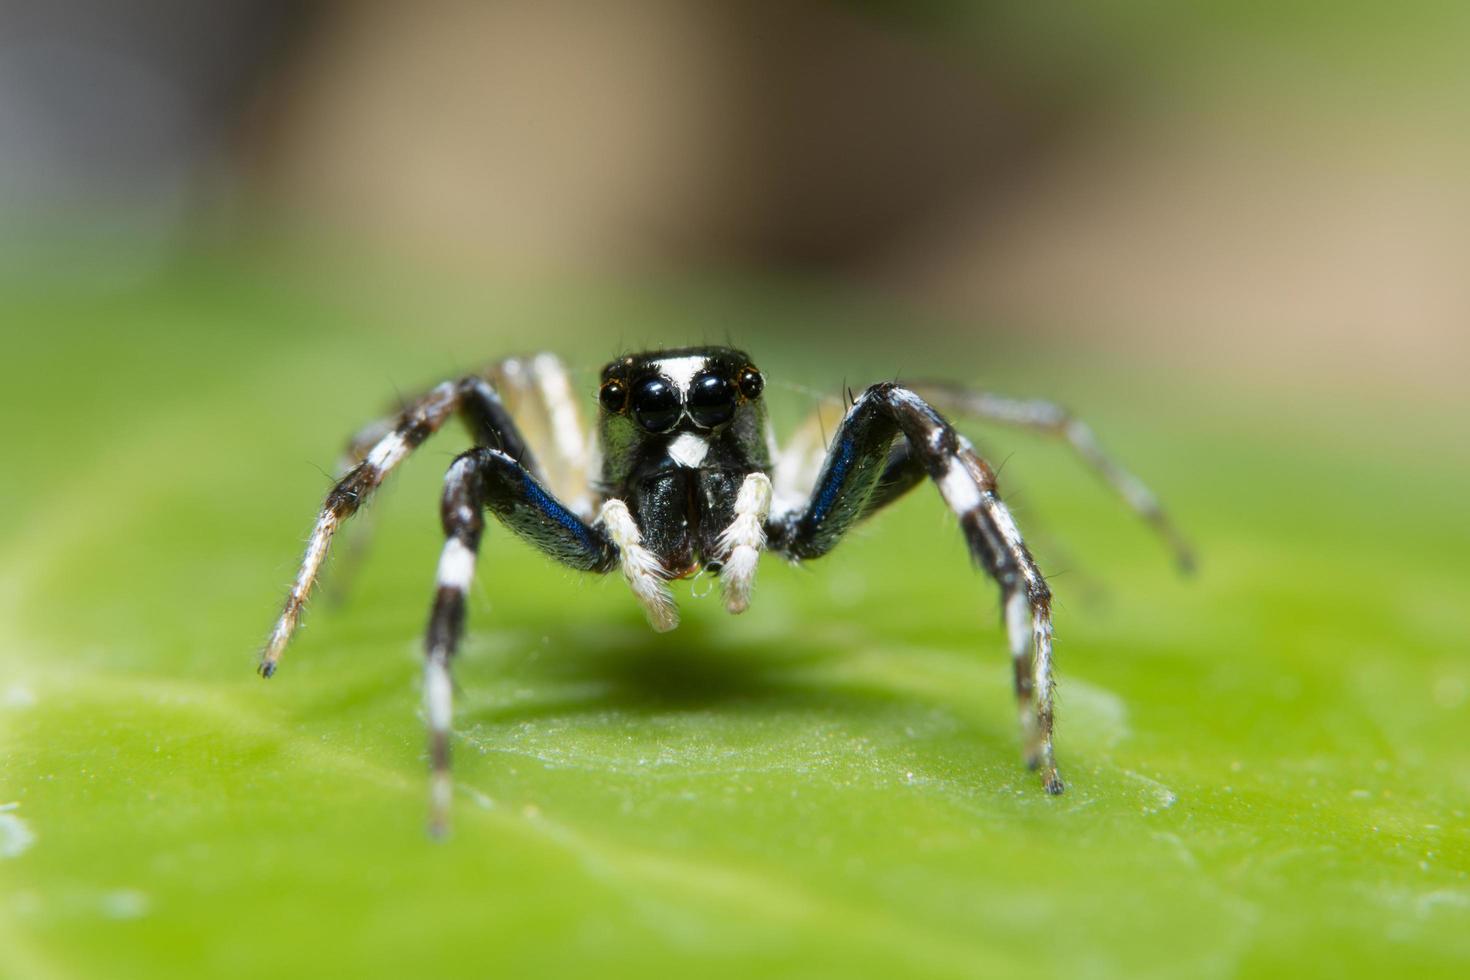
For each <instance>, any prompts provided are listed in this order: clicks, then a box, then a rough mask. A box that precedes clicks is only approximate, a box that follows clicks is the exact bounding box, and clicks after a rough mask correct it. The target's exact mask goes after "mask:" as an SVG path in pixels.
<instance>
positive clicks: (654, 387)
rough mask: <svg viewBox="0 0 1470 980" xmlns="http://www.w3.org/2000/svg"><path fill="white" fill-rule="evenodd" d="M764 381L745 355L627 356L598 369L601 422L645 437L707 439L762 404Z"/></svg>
mask: <svg viewBox="0 0 1470 980" xmlns="http://www.w3.org/2000/svg"><path fill="white" fill-rule="evenodd" d="M764 389H765V378H763V377H762V376H761V373H760V371H758V370H756V367H755V365H754V364H752V363H751V362H750V357H749V355H747V354H746V353H745V352H744V351H738V350H735V349H733V348H730V347H686V348H681V349H679V350H666V351H654V352H651V353H646V354H630V355H629V356H627V357H623V358H619V359H618V360H616V361H613V362H612V363H611V364H609V365H607V366H606V367H604V368H603V369H602V386H601V387H600V388H599V389H598V392H597V402H598V405H599V406H600V409H599V411H600V414H601V415H602V418H603V420H604V423H607V422H611V421H612V420H614V419H626V420H627V421H628V422H629V423H630V424H631V425H632V426H633V427H635V428H636V429H637V430H639V431H640V432H642V433H645V434H648V435H662V434H666V433H673V432H695V433H700V434H704V435H707V434H709V433H710V432H712V431H715V430H719V429H722V428H724V427H725V426H727V425H729V424H730V423H731V422H733V421H734V420H735V419H736V418H737V417H738V416H739V415H740V414H741V410H742V409H744V408H747V407H750V406H752V405H753V404H754V403H757V402H759V401H760V397H761V392H762V391H763V390H764Z"/></svg>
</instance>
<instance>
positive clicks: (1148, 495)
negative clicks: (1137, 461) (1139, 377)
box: [914, 382, 1195, 572]
mask: <svg viewBox="0 0 1470 980" xmlns="http://www.w3.org/2000/svg"><path fill="white" fill-rule="evenodd" d="M914 390H915V391H917V392H918V393H919V394H920V395H922V396H923V397H924V398H926V399H927V400H928V401H929V402H930V403H932V404H934V405H936V406H938V407H939V408H941V409H943V410H944V411H946V412H949V413H950V414H952V415H964V416H968V417H970V418H975V419H980V420H982V421H986V422H995V423H999V424H1002V425H1011V426H1017V427H1020V428H1024V429H1032V430H1034V431H1037V432H1040V433H1043V434H1045V435H1048V436H1051V437H1053V438H1057V439H1061V440H1063V441H1065V442H1066V443H1067V445H1069V446H1071V448H1072V450H1073V451H1074V452H1076V453H1077V455H1078V456H1080V457H1081V458H1082V461H1083V462H1084V463H1086V464H1087V465H1088V466H1089V467H1090V468H1091V469H1092V470H1093V471H1094V472H1095V473H1097V474H1098V476H1100V477H1101V478H1102V479H1103V481H1104V482H1105V483H1107V484H1108V486H1110V487H1111V488H1112V489H1113V491H1114V492H1115V493H1116V494H1117V495H1118V496H1119V497H1120V498H1121V499H1122V500H1123V502H1124V503H1125V504H1127V505H1128V507H1129V508H1131V509H1132V510H1133V511H1134V512H1135V513H1136V514H1138V515H1139V516H1140V517H1142V518H1143V519H1144V520H1145V521H1147V522H1148V524H1149V525H1150V526H1151V527H1153V529H1154V531H1155V532H1157V533H1158V535H1159V536H1160V537H1161V538H1163V539H1164V542H1165V544H1167V545H1168V547H1169V549H1170V550H1171V551H1173V552H1174V560H1175V562H1176V563H1177V564H1178V566H1179V568H1180V570H1182V571H1184V572H1191V571H1193V570H1194V567H1195V558H1194V550H1193V548H1191V546H1190V544H1189V542H1188V541H1187V540H1186V539H1185V537H1184V535H1183V534H1182V533H1180V531H1179V529H1178V528H1177V527H1175V526H1174V523H1173V522H1172V521H1171V520H1169V517H1168V515H1167V514H1165V513H1164V509H1163V507H1162V506H1161V505H1160V503H1159V499H1158V498H1157V497H1156V496H1154V494H1153V491H1151V490H1149V488H1148V487H1147V486H1145V485H1144V483H1143V481H1142V480H1140V479H1138V477H1136V476H1134V475H1133V474H1132V473H1130V472H1129V471H1128V470H1126V469H1125V468H1123V466H1122V465H1120V464H1119V463H1118V462H1117V461H1116V460H1115V459H1113V457H1112V456H1111V455H1109V454H1108V452H1107V451H1106V450H1104V449H1103V447H1102V443H1100V442H1099V441H1098V438H1097V435H1096V434H1095V433H1094V432H1093V431H1092V427H1091V426H1089V425H1088V424H1087V423H1086V422H1083V421H1082V420H1081V419H1078V418H1076V417H1075V416H1073V415H1072V413H1071V412H1069V411H1067V410H1066V409H1065V408H1062V407H1061V406H1060V405H1057V404H1054V403H1052V402H1049V401H1041V400H1037V399H1018V398H1007V397H1005V396H1003V395H995V394H991V393H989V392H984V391H973V390H971V389H968V388H963V387H959V386H955V385H948V384H942V383H928V382H925V383H923V384H915V385H914Z"/></svg>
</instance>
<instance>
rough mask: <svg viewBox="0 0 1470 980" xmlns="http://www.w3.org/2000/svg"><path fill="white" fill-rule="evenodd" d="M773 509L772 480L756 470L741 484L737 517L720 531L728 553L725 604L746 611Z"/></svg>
mask: <svg viewBox="0 0 1470 980" xmlns="http://www.w3.org/2000/svg"><path fill="white" fill-rule="evenodd" d="M770 513H771V481H770V478H769V477H767V476H766V475H765V474H764V473H752V474H750V475H749V476H747V477H746V478H745V482H744V483H742V484H741V485H740V493H739V494H738V495H737V496H736V498H735V519H734V520H733V521H731V522H730V526H729V527H727V528H725V530H724V531H723V532H721V533H720V537H719V541H718V542H717V546H718V548H719V550H720V553H721V554H723V555H724V556H725V560H724V564H723V565H722V566H721V567H720V587H721V589H722V591H723V592H724V596H725V608H726V609H727V610H729V611H730V612H732V613H742V612H745V610H746V609H747V608H749V606H750V590H751V588H752V586H754V585H755V568H756V565H757V564H758V563H759V562H760V557H761V551H762V550H764V548H765V546H766V526H765V525H766V518H767V517H768V516H769V515H770Z"/></svg>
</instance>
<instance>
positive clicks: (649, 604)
mask: <svg viewBox="0 0 1470 980" xmlns="http://www.w3.org/2000/svg"><path fill="white" fill-rule="evenodd" d="M597 520H598V523H599V524H601V525H602V526H603V528H604V529H605V530H606V532H607V536H608V537H609V538H610V539H611V540H612V542H613V544H614V546H616V547H617V549H618V562H619V565H620V566H621V568H622V571H623V578H624V579H625V580H626V581H627V583H628V587H629V588H630V589H632V590H633V595H634V597H635V598H637V600H638V602H639V604H640V605H642V606H643V611H644V612H645V613H647V614H648V622H649V625H651V626H652V627H653V628H654V629H655V630H657V631H658V632H660V633H666V632H668V631H669V630H671V629H673V628H674V627H676V626H678V625H679V610H678V607H676V606H675V605H674V594H673V592H672V591H671V590H670V589H669V585H668V573H667V572H666V571H665V569H664V566H663V563H662V562H660V561H659V560H658V557H657V556H656V555H654V553H653V552H651V551H649V550H648V549H647V548H645V547H643V532H642V531H640V530H639V529H638V524H637V522H636V521H634V520H633V515H632V514H631V513H630V512H629V511H628V505H627V504H625V503H623V502H622V501H621V500H618V499H616V498H613V499H612V500H609V501H607V502H606V503H604V504H603V505H602V510H601V513H600V514H599V516H598V519H597Z"/></svg>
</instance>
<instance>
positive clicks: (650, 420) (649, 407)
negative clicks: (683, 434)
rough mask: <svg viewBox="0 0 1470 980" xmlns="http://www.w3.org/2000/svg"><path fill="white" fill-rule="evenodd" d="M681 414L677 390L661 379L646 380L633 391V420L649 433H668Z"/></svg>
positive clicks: (682, 408) (681, 408)
mask: <svg viewBox="0 0 1470 980" xmlns="http://www.w3.org/2000/svg"><path fill="white" fill-rule="evenodd" d="M683 414H684V406H682V405H680V404H679V392H678V390H677V389H675V388H674V386H673V385H671V384H669V383H668V382H667V381H665V380H664V379H663V378H660V377H652V378H648V379H647V380H645V381H640V382H639V383H638V385H637V387H635V388H634V389H633V418H635V419H637V420H638V424H639V425H641V426H643V428H645V429H647V430H648V431H649V432H667V431H669V430H670V429H672V428H673V427H674V425H675V423H677V422H678V421H679V416H680V415H683Z"/></svg>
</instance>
